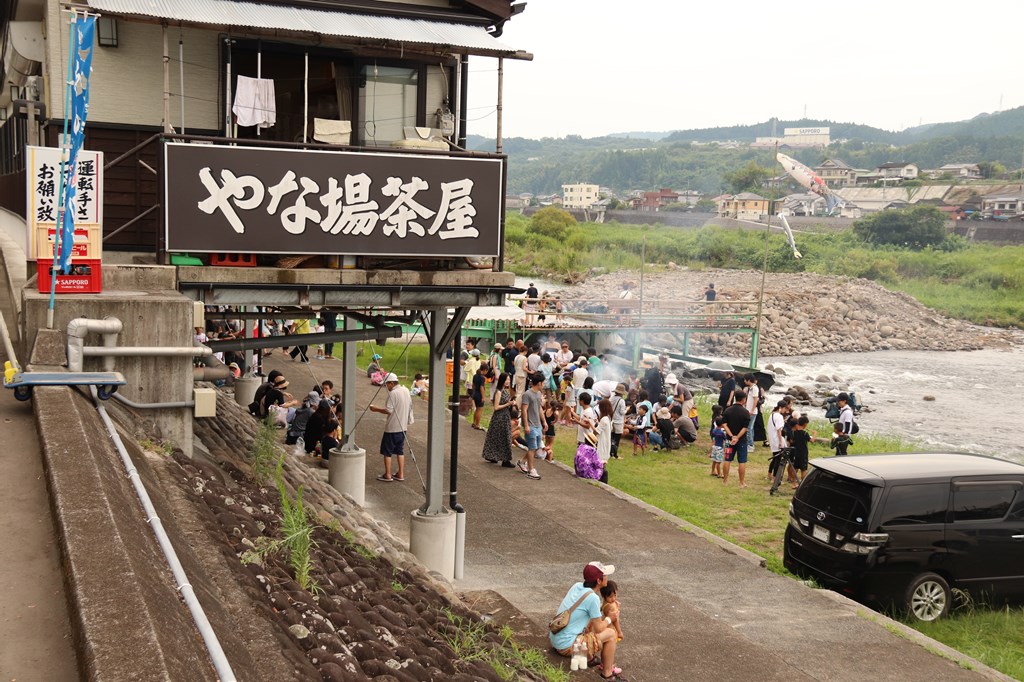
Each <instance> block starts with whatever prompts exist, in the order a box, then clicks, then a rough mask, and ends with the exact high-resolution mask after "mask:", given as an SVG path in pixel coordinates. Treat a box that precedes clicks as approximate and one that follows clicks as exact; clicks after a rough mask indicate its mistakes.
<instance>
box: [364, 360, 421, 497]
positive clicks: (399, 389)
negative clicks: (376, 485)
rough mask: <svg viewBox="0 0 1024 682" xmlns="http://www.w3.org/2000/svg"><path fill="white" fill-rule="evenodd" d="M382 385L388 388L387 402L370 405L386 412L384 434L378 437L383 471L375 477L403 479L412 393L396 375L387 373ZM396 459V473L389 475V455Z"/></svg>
mask: <svg viewBox="0 0 1024 682" xmlns="http://www.w3.org/2000/svg"><path fill="white" fill-rule="evenodd" d="M384 385H385V386H386V387H387V389H388V402H387V405H385V406H384V407H380V406H378V405H370V411H372V412H377V413H379V414H386V415H387V417H388V419H387V422H386V423H385V424H384V435H383V436H382V437H381V439H380V454H381V455H383V457H384V473H383V474H381V475H380V476H378V477H377V480H378V481H384V482H386V483H390V482H391V481H404V480H405V432H406V430H407V429H408V428H409V424H412V423H413V417H412V395H410V394H409V389H407V388H406V387H405V386H402V385H400V384H399V383H398V377H397V376H396V375H395V374H394V373H391V374H388V375H387V376H386V377H384ZM392 455H394V456H395V457H397V459H398V473H397V475H396V476H394V477H392V476H391V456H392Z"/></svg>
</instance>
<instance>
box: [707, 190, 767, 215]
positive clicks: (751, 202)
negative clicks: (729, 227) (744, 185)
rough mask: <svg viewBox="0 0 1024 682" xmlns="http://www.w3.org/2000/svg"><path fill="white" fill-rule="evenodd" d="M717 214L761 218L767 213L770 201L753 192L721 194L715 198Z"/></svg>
mask: <svg viewBox="0 0 1024 682" xmlns="http://www.w3.org/2000/svg"><path fill="white" fill-rule="evenodd" d="M715 201H716V203H717V204H718V215H719V216H721V217H723V218H735V219H736V220H761V218H762V217H763V216H764V215H766V214H767V213H768V209H769V206H770V204H771V201H769V200H768V199H766V198H765V197H763V196H761V195H760V194H754V193H753V192H740V193H739V194H723V195H721V196H718V197H716V198H715Z"/></svg>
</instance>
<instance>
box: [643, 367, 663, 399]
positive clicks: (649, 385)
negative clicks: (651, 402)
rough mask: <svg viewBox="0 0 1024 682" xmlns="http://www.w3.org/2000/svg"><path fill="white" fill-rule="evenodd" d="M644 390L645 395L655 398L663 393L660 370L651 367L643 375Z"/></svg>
mask: <svg viewBox="0 0 1024 682" xmlns="http://www.w3.org/2000/svg"><path fill="white" fill-rule="evenodd" d="M644 389H645V390H646V391H647V395H648V396H650V397H652V398H655V397H657V396H659V395H661V394H662V393H663V392H664V391H665V379H664V377H662V376H661V370H660V369H658V368H657V367H651V368H650V369H649V370H647V372H645V373H644Z"/></svg>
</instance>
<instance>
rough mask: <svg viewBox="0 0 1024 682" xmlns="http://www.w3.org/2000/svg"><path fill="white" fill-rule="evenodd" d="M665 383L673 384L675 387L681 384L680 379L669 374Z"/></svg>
mask: <svg viewBox="0 0 1024 682" xmlns="http://www.w3.org/2000/svg"><path fill="white" fill-rule="evenodd" d="M665 383H666V384H672V385H673V386H674V385H675V384H678V383H679V379H677V378H676V375H675V374H672V373H671V372H669V374H668V376H666V377H665Z"/></svg>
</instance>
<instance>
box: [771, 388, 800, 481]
mask: <svg viewBox="0 0 1024 682" xmlns="http://www.w3.org/2000/svg"><path fill="white" fill-rule="evenodd" d="M791 411H792V410H790V407H789V403H787V402H786V401H785V400H780V401H779V402H778V403H777V404H776V405H775V409H774V410H772V414H771V416H770V417H769V418H768V426H767V428H766V429H765V430H766V431H767V432H768V446H769V447H770V448H771V451H772V459H771V463H770V464H769V466H768V475H769V476H774V475H775V467H777V466H779V452H780V451H781V450H782V449H783V448H785V447H789V443H787V442H786V437H785V436H784V435H783V432H784V430H785V428H786V417H788V416H789V414H790V412H791ZM795 479H796V472H794V471H793V466H792V465H790V466H789V480H790V481H793V480H795Z"/></svg>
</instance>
